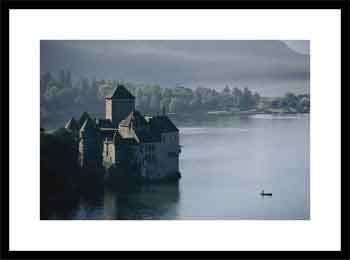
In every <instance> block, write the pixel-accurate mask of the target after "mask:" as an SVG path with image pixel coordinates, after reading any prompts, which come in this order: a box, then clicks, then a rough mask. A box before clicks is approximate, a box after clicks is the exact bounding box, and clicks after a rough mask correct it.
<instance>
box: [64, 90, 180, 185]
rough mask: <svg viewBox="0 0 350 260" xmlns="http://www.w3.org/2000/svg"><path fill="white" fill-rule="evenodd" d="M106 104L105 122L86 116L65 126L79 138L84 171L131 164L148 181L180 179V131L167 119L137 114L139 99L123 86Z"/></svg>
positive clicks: (81, 164)
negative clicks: (85, 169) (106, 164)
mask: <svg viewBox="0 0 350 260" xmlns="http://www.w3.org/2000/svg"><path fill="white" fill-rule="evenodd" d="M105 104H106V116H105V119H92V118H91V117H90V116H89V114H87V113H86V112H84V113H83V115H82V116H81V117H80V119H79V120H78V121H76V120H75V119H74V118H72V119H71V120H69V121H68V123H67V124H66V126H65V128H66V129H67V130H69V131H71V132H72V133H73V134H74V135H75V136H76V138H77V141H78V150H79V164H80V166H81V167H82V168H90V169H91V168H101V167H102V165H103V163H106V162H107V163H109V164H110V165H118V164H121V163H123V162H128V163H129V164H132V165H134V166H136V167H135V169H136V172H137V174H138V175H139V177H141V178H143V179H146V180H161V179H167V178H172V179H173V178H175V179H178V178H180V173H179V154H180V152H181V148H180V145H179V130H178V128H177V127H176V126H175V125H174V124H173V123H172V121H171V120H170V119H169V118H168V117H167V116H166V115H164V114H163V115H160V116H159V115H158V116H154V117H144V116H143V115H141V113H140V112H138V111H137V110H135V97H134V96H133V95H132V94H131V93H130V92H129V91H128V90H127V89H126V88H125V87H124V86H123V85H118V86H117V88H116V89H115V91H114V93H113V94H112V95H111V96H107V97H106V98H105Z"/></svg>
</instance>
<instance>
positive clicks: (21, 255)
mask: <svg viewBox="0 0 350 260" xmlns="http://www.w3.org/2000/svg"><path fill="white" fill-rule="evenodd" d="M135 8H137V9H160V8H165V9H168V8H169V9H173V8H176V9H222V8H224V9H227V8H228V9H338V10H341V102H342V104H341V144H342V145H341V189H342V190H341V251H207V252H199V251H175V252H172V251H102V252H99V251H89V252H84V251H9V221H11V220H10V219H9V149H10V147H9V135H11V133H9V48H10V46H9V10H11V9H135ZM1 24H2V26H1V36H2V37H1V39H2V40H1V45H2V46H1V54H2V55H1V63H2V64H1V65H2V66H1V83H2V85H1V118H0V120H1V125H2V127H1V152H2V156H1V168H2V170H1V229H0V230H1V232H0V233H1V258H3V259H50V258H55V259H113V258H116V259H143V258H145V259H177V258H188V259H199V258H200V259H208V258H210V259H231V258H240V259H283V258H284V259H348V258H349V257H350V256H349V199H348V198H349V185H348V184H349V176H348V174H349V172H350V169H349V163H348V159H349V158H348V157H347V156H348V154H347V152H348V144H349V137H348V134H349V133H350V129H349V126H348V121H349V115H350V113H349V106H348V103H347V101H348V100H347V98H348V97H349V91H348V88H349V67H348V66H349V63H348V62H349V52H348V51H349V50H348V49H349V27H348V26H349V3H348V1H347V0H323V1H311V0H306V1H299V0H295V1H290V0H286V1H283V0H280V1H274V0H248V1H247V0H245V1H244V0H240V1H233V0H228V1H214V0H210V1H180V0H179V1H127V0H125V1H111V0H101V1H99V0H88V1H86V0H85V1H79V0H61V1H58V0H53V1H42V0H22V1H16V0H14V1H9V0H7V1H6V0H5V1H3V2H2V3H1Z"/></svg>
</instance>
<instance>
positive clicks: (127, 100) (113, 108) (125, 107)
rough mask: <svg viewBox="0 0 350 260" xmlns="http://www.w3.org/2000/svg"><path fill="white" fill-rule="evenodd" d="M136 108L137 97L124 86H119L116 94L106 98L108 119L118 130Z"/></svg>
mask: <svg viewBox="0 0 350 260" xmlns="http://www.w3.org/2000/svg"><path fill="white" fill-rule="evenodd" d="M134 108H135V97H134V96H133V95H132V94H131V93H130V92H129V91H128V90H127V89H126V88H125V87H124V86H123V85H118V86H117V88H116V90H115V91H114V93H113V94H112V95H111V96H109V97H106V119H110V120H111V121H112V123H113V125H114V126H115V127H116V128H118V125H119V123H120V121H121V120H123V119H124V118H125V117H127V116H128V115H129V114H130V113H131V112H132V111H133V110H134Z"/></svg>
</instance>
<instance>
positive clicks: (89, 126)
mask: <svg viewBox="0 0 350 260" xmlns="http://www.w3.org/2000/svg"><path fill="white" fill-rule="evenodd" d="M96 130H97V128H96V124H95V122H94V120H92V119H91V118H90V117H89V118H88V119H86V120H85V122H84V124H83V125H82V127H81V128H80V132H87V131H88V132H89V131H96Z"/></svg>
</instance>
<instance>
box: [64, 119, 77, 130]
mask: <svg viewBox="0 0 350 260" xmlns="http://www.w3.org/2000/svg"><path fill="white" fill-rule="evenodd" d="M65 128H66V129H68V130H71V131H74V130H79V125H78V122H77V121H75V119H74V117H72V118H71V119H70V120H69V121H68V122H67V124H66V126H65Z"/></svg>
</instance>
